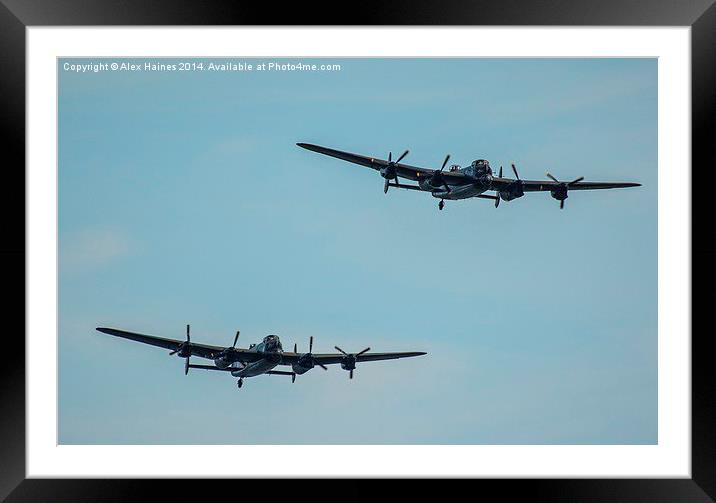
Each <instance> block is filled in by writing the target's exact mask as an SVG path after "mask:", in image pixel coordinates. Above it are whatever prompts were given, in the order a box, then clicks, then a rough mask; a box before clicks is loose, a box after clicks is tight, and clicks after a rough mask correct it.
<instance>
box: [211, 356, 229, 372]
mask: <svg viewBox="0 0 716 503" xmlns="http://www.w3.org/2000/svg"><path fill="white" fill-rule="evenodd" d="M232 363H233V362H232V361H231V360H230V359H229V358H227V357H226V356H225V355H222V356H219V357H218V358H215V359H214V365H216V366H217V367H219V368H220V369H225V368H228V367H229V366H230V365H231V364H232Z"/></svg>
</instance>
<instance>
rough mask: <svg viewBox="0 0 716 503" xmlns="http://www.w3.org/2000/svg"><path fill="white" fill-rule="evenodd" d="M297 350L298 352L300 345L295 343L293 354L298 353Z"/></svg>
mask: <svg viewBox="0 0 716 503" xmlns="http://www.w3.org/2000/svg"><path fill="white" fill-rule="evenodd" d="M297 350H298V345H297V344H296V343H295V342H294V343H293V352H294V353H298V351H297Z"/></svg>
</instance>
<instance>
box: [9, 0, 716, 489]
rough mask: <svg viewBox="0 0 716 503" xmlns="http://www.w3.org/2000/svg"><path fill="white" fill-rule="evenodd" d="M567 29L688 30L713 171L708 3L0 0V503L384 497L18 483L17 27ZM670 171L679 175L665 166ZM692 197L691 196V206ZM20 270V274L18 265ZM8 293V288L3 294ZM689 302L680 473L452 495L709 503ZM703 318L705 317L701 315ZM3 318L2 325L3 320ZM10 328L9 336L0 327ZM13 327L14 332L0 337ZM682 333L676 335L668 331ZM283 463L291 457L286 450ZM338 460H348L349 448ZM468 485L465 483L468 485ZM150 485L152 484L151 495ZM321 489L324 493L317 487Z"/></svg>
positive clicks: (696, 155) (705, 413) (698, 340)
mask: <svg viewBox="0 0 716 503" xmlns="http://www.w3.org/2000/svg"><path fill="white" fill-rule="evenodd" d="M250 24H258V25H286V24H303V25H323V24H325V25H345V24H350V25H434V24H444V25H570V26H609V25H621V26H628V25H634V26H690V27H691V37H692V47H691V49H692V54H691V58H692V59H691V62H692V164H693V166H701V165H703V166H709V167H710V166H712V165H713V156H709V155H708V154H710V150H712V149H711V148H710V147H711V144H712V143H713V139H714V138H716V131H715V128H714V122H715V118H716V114H714V112H715V111H716V100H715V99H714V97H715V93H714V89H716V64H714V60H715V56H716V51H715V50H714V47H716V5H714V0H695V1H691V2H683V1H680V0H649V1H646V0H601V1H599V2H596V1H593V0H592V1H588V0H552V1H546V0H545V1H542V0H534V1H528V0H502V1H500V0H478V1H471V2H469V1H457V0H441V1H440V2H428V1H425V0H419V1H410V0H401V1H391V2H389V3H388V2H374V1H367V2H362V3H360V4H350V5H348V4H345V5H344V6H343V10H338V9H336V8H335V4H328V3H326V4H323V3H320V2H317V3H312V4H307V3H305V2H297V3H286V4H276V3H269V2H263V3H261V2H251V3H248V2H241V3H238V2H228V1H227V2H199V1H188V0H173V1H170V0H154V1H148V0H124V1H119V0H94V1H87V0H55V1H51V0H0V65H1V66H0V101H1V102H2V109H1V110H2V112H3V118H2V121H1V124H2V135H0V142H2V152H3V154H4V159H6V162H4V163H3V165H4V168H5V170H4V172H3V174H4V178H5V183H4V185H3V187H4V189H5V190H3V196H2V197H0V204H2V209H3V210H4V211H3V215H5V216H6V218H5V219H4V228H5V232H4V233H3V235H4V238H5V239H4V240H3V244H2V248H1V249H0V251H1V252H2V258H3V261H2V263H3V268H4V273H5V274H4V275H3V277H4V278H5V282H4V284H5V286H6V288H5V292H6V293H7V294H8V295H6V300H5V302H4V303H3V305H4V309H3V311H4V314H5V316H4V317H3V318H4V321H5V330H4V334H3V336H2V348H3V360H4V361H3V363H2V364H1V365H0V390H1V392H0V393H1V397H2V399H1V400H0V499H6V500H7V501H11V502H20V501H105V502H106V501H123V502H124V501H134V500H137V499H149V498H154V496H153V495H152V491H151V489H158V490H160V491H161V499H162V500H186V499H190V498H192V499H194V498H206V497H207V496H208V495H210V494H213V495H214V497H222V495H223V496H224V497H232V495H236V496H238V495H241V497H242V498H244V499H246V498H250V497H261V498H264V499H265V498H272V497H281V498H291V499H294V498H296V497H298V496H299V495H300V494H305V495H308V497H309V498H312V499H314V498H334V497H338V498H340V499H342V500H345V499H350V500H355V501H357V500H358V499H359V498H363V497H366V496H367V495H370V494H374V492H378V491H379V492H381V493H384V492H385V491H386V488H385V487H382V488H380V489H378V488H376V487H375V485H376V482H375V481H370V480H349V481H338V480H336V481H332V482H330V484H329V485H328V486H326V482H321V483H320V490H319V485H318V484H317V483H316V482H315V481H310V480H303V481H290V482H288V483H283V484H281V485H283V486H286V487H288V488H289V490H290V492H289V493H288V494H287V493H285V492H283V491H276V489H277V487H278V486H277V484H278V483H277V482H274V481H262V482H260V483H251V484H240V483H237V482H236V481H231V480H223V481H221V480H213V481H203V482H200V483H193V482H192V481H184V480H159V481H151V480H123V479H108V480H98V479H94V480H79V479H69V480H62V479H43V480H41V479H26V477H25V419H26V418H25V356H26V355H25V344H24V339H23V338H22V337H20V335H19V334H20V333H24V331H25V318H24V316H23V318H22V319H21V318H20V313H24V312H25V309H24V308H25V296H24V295H20V294H19V292H23V294H24V292H25V281H24V280H25V278H24V272H25V267H26V266H25V219H24V218H23V219H22V221H21V219H19V218H8V217H10V216H15V215H17V214H19V213H20V212H22V213H23V217H24V209H25V204H24V203H25V200H24V198H25V191H24V190H19V188H18V187H20V186H22V187H24V186H25V179H24V176H23V174H22V173H24V170H23V167H24V165H25V148H24V146H25V142H24V134H25V92H24V90H25V57H26V56H25V29H26V27H31V26H73V25H74V26H90V25H97V26H99V25H250ZM672 169H678V170H686V169H687V167H682V166H677V167H673V168H672ZM704 191H705V184H701V185H700V184H693V185H692V215H693V222H692V230H693V231H692V270H694V271H697V274H695V275H692V276H693V279H694V283H693V285H694V286H696V285H697V284H702V285H707V284H712V283H713V281H712V280H713V279H715V277H716V275H715V274H714V271H715V268H714V265H713V264H714V260H713V259H714V258H715V257H716V246H714V245H712V244H711V242H710V241H711V240H709V239H708V237H705V236H704V234H706V236H708V235H709V234H710V231H708V230H707V231H706V232H703V231H702V232H697V229H701V228H704V229H710V227H699V226H697V222H698V221H704V222H706V221H707V220H706V219H707V218H708V201H709V198H708V194H703V193H702V192H704ZM700 196H701V197H700ZM20 264H22V266H20ZM12 285H15V286H14V287H13V286H12ZM695 293H696V290H693V294H692V311H693V314H692V326H693V327H694V329H693V333H692V465H691V467H692V478H691V479H642V480H633V479H615V480H607V479H585V480H577V479H569V480H536V479H535V480H532V479H530V480H519V481H518V480H509V479H505V480H472V481H453V482H451V483H450V484H451V487H450V490H451V491H453V492H454V491H457V492H454V494H459V491H461V490H463V491H469V492H468V493H467V494H475V495H479V494H481V493H482V492H483V491H489V490H490V489H493V490H495V491H500V492H501V493H502V494H504V495H507V496H512V497H521V498H524V499H530V500H549V501H567V500H569V501H602V500H607V501H630V502H631V501H714V500H716V463H715V459H716V454H715V451H716V435H715V434H714V433H715V430H716V429H715V428H714V425H716V385H715V376H716V373H714V372H713V371H711V361H710V360H711V359H712V353H711V352H710V351H708V346H709V344H708V341H709V340H710V338H711V337H712V334H711V332H710V330H697V329H695V327H696V325H695V324H694V322H696V321H697V320H699V319H700V317H701V316H698V315H696V314H697V313H698V312H699V311H700V310H699V309H698V308H699V307H701V305H702V304H704V303H705V302H706V301H707V300H706V297H702V298H699V297H698V296H696V295H695ZM701 312H703V311H701ZM8 315H10V316H8ZM8 320H9V321H11V322H12V325H13V326H12V327H8V326H7V322H8ZM9 328H12V329H9ZM679 335H683V334H679ZM287 455H289V456H290V455H291V453H287ZM347 455H350V454H349V453H347ZM468 484H469V485H468ZM149 486H152V487H149ZM326 489H328V490H326ZM388 491H389V493H390V492H392V491H394V492H395V494H396V496H397V495H399V496H400V498H401V499H408V498H410V499H413V498H420V497H421V496H422V497H425V495H426V494H427V493H426V486H425V481H413V482H411V483H409V484H405V483H403V484H400V485H399V487H394V488H392V491H391V488H388Z"/></svg>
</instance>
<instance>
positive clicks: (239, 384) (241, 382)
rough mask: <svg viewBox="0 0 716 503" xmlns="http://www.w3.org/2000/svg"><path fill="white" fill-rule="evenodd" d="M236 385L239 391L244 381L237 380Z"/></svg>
mask: <svg viewBox="0 0 716 503" xmlns="http://www.w3.org/2000/svg"><path fill="white" fill-rule="evenodd" d="M236 384H237V385H238V386H239V389H241V386H243V385H244V380H243V379H239V382H237V383H236Z"/></svg>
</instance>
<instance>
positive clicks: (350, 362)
mask: <svg viewBox="0 0 716 503" xmlns="http://www.w3.org/2000/svg"><path fill="white" fill-rule="evenodd" d="M446 162H447V161H446ZM334 347H335V348H336V349H337V350H338V351H340V352H341V353H343V354H344V355H345V358H343V361H342V362H341V367H342V368H343V369H344V370H347V371H348V372H349V377H350V379H353V371H354V370H355V368H356V359H357V358H358V357H359V356H360V355H362V354H363V353H367V352H368V351H370V348H365V349H364V350H363V351H361V352H360V353H355V354H353V353H350V354H349V353H346V352H345V351H343V350H342V349H341V348H339V347H338V346H334Z"/></svg>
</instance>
